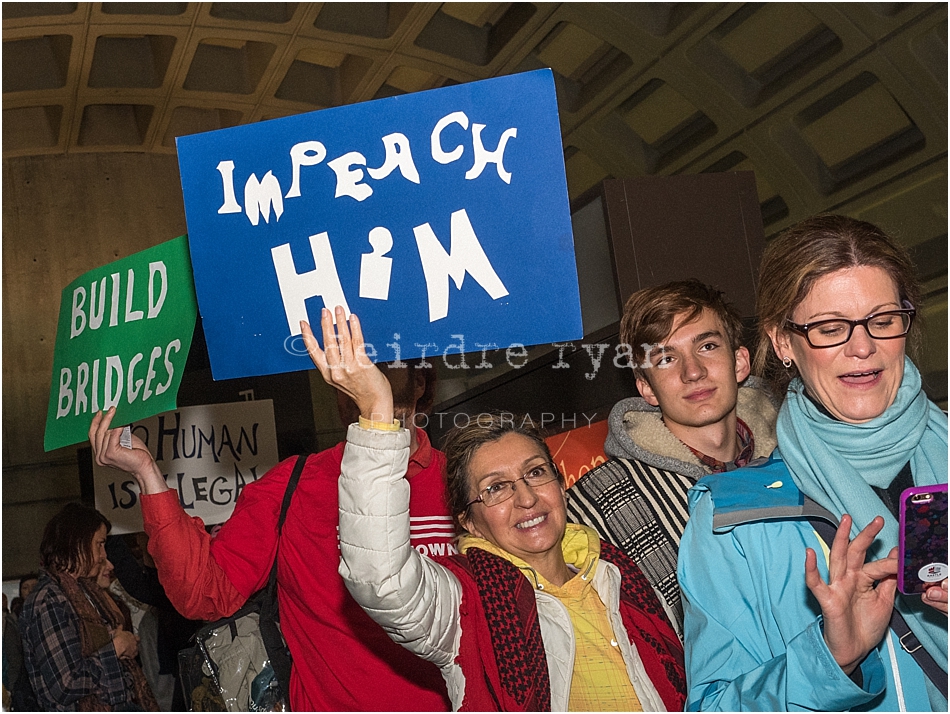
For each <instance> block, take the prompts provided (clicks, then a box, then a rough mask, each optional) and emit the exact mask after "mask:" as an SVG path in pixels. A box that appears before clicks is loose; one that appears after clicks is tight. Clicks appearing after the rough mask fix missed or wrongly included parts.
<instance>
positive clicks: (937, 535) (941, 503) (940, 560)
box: [897, 483, 948, 595]
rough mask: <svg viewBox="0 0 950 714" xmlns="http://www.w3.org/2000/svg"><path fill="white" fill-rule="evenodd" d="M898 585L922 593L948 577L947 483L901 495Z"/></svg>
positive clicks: (907, 591) (915, 489) (903, 590)
mask: <svg viewBox="0 0 950 714" xmlns="http://www.w3.org/2000/svg"><path fill="white" fill-rule="evenodd" d="M898 559H899V562H900V568H899V569H898V571H897V587H898V589H899V590H900V591H901V592H902V593H904V594H906V595H919V594H920V593H922V592H923V591H924V589H925V588H927V587H930V585H933V584H938V583H940V581H941V580H944V579H945V578H946V577H947V571H948V568H947V484H945V483H944V484H938V485H936V486H914V487H913V488H908V489H907V490H906V491H904V492H903V493H902V494H901V505H900V544H899V552H898Z"/></svg>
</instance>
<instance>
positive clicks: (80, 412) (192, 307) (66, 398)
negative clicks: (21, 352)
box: [43, 236, 198, 451]
mask: <svg viewBox="0 0 950 714" xmlns="http://www.w3.org/2000/svg"><path fill="white" fill-rule="evenodd" d="M197 315H198V307H197V302H196V301H195V284H194V279H193V277H192V273H191V260H190V258H189V255H188V239H187V237H186V236H180V237H178V238H175V239H174V240H170V241H168V242H167V243H162V244H161V245H157V246H155V247H154V248H149V249H148V250H143V251H142V252H140V253H136V254H135V255H130V256H129V257H127V258H123V259H122V260H117V261H115V262H114V263H110V264H109V265H104V266H102V267H100V268H96V269H95V270H91V271H89V272H88V273H86V274H85V275H83V276H82V277H80V278H77V279H76V280H74V281H73V282H72V283H70V284H69V285H68V286H67V287H66V288H65V289H64V290H63V298H62V301H61V304H60V308H59V326H58V328H57V330H56V351H55V353H54V356H53V379H52V385H51V388H50V398H49V409H48V411H47V414H46V435H45V437H44V439H43V446H44V448H45V450H46V451H51V450H53V449H58V448H60V447H62V446H69V445H70V444H77V443H79V442H81V441H85V440H86V439H87V438H88V432H89V423H90V422H91V421H92V416H93V415H94V414H95V413H96V412H97V411H99V410H100V409H102V410H106V409H109V408H110V407H112V406H115V407H116V416H115V420H114V421H113V424H115V425H116V426H119V425H123V424H128V423H130V422H133V421H136V420H139V419H145V418H146V417H149V416H152V415H153V414H158V413H160V412H164V411H168V410H169V409H174V408H175V407H176V406H177V404H176V401H177V397H178V386H179V384H180V383H181V375H182V372H183V371H184V368H185V361H186V360H187V359H188V351H189V350H190V349H191V337H192V334H193V333H194V329H195V319H196V318H197Z"/></svg>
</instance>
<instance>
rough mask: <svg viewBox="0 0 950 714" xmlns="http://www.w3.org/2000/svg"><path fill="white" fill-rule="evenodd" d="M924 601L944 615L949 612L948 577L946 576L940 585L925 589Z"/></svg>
mask: <svg viewBox="0 0 950 714" xmlns="http://www.w3.org/2000/svg"><path fill="white" fill-rule="evenodd" d="M923 601H924V602H925V603H927V604H928V605H930V606H931V607H933V608H934V609H935V610H939V611H940V612H942V613H943V614H944V615H946V614H947V579H946V578H944V579H943V582H941V583H940V584H939V585H932V586H931V587H929V588H927V589H926V590H924V596H923Z"/></svg>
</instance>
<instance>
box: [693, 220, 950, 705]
mask: <svg viewBox="0 0 950 714" xmlns="http://www.w3.org/2000/svg"><path fill="white" fill-rule="evenodd" d="M919 305H920V289H919V287H918V285H917V282H916V278H915V269H914V266H913V263H912V262H911V260H910V258H909V257H908V255H907V252H906V251H905V250H904V249H903V248H901V247H900V246H899V245H898V244H896V243H895V242H894V241H893V240H892V239H891V238H890V237H888V236H887V235H886V234H885V233H884V232H883V231H881V230H880V229H879V228H877V227H875V226H873V225H871V224H869V223H865V222H863V221H858V220H855V219H852V218H847V217H844V216H818V217H815V218H810V219H807V220H805V221H802V222H801V223H798V224H796V225H794V226H792V227H791V228H789V229H788V230H786V231H785V232H783V233H782V234H781V235H779V236H778V237H777V238H776V239H775V240H773V241H772V242H771V243H769V245H768V246H767V247H766V249H765V253H764V255H763V257H762V267H761V270H760V279H759V287H758V314H759V346H758V350H757V353H756V361H757V363H758V365H760V366H761V367H763V368H764V369H765V371H766V372H768V373H770V374H771V375H773V378H774V379H776V380H777V381H779V382H780V383H781V384H785V385H787V390H786V391H785V402H784V403H783V405H782V408H781V411H780V413H779V418H778V424H777V434H778V449H777V450H776V452H775V454H774V458H773V459H772V460H770V461H768V462H767V463H765V464H762V465H759V466H755V467H747V468H744V469H740V470H739V471H734V472H730V473H725V474H717V475H713V476H709V477H706V478H704V479H703V480H702V481H700V482H699V483H698V484H697V485H696V486H695V487H694V488H693V490H692V491H691V492H690V509H691V515H690V520H689V523H688V524H687V526H686V531H685V533H684V534H683V541H682V544H681V546H680V562H679V581H680V586H681V587H682V591H683V596H684V603H685V614H686V629H685V635H686V638H685V641H686V660H687V670H688V674H689V684H690V690H689V699H688V702H687V706H688V707H689V708H690V709H704V710H727V711H748V710H757V711H789V710H793V711H802V710H808V711H844V710H860V711H931V710H932V711H943V712H945V711H947V698H946V685H947V674H946V672H947V580H946V579H944V580H943V581H942V582H940V583H934V584H933V585H932V586H931V587H930V588H929V589H927V590H926V592H925V593H924V595H923V597H921V596H920V595H903V594H896V590H897V583H896V573H897V568H898V563H897V557H896V547H895V546H897V542H898V512H897V505H898V503H899V499H900V495H901V492H902V491H903V490H904V489H906V488H907V487H909V486H914V485H918V486H921V485H932V484H945V483H947V416H946V414H944V413H943V412H942V411H941V410H940V409H938V408H937V407H936V405H934V404H933V403H931V402H930V400H929V399H928V398H927V395H926V394H925V393H924V392H923V390H922V389H921V379H920V373H919V372H918V371H917V368H916V367H915V366H914V363H913V362H912V361H911V360H910V359H909V358H908V357H907V356H906V354H905V348H906V345H907V342H908V340H909V339H910V340H911V341H913V340H914V332H913V331H912V328H913V325H914V316H915V314H916V309H917V307H918V306H919ZM828 521H830V523H831V524H837V523H839V521H840V525H838V527H837V532H836V534H835V535H833V536H831V535H829V537H828V538H827V539H825V538H823V537H821V536H819V532H821V530H823V529H824V526H823V523H825V522H828ZM828 529H829V530H830V531H831V533H835V528H834V526H833V525H829V526H828ZM852 538H853V540H852ZM828 541H831V542H830V543H829V542H828ZM829 547H830V550H829ZM895 594H896V597H895ZM895 612H899V613H900V614H901V615H902V618H903V620H904V621H906V624H907V625H908V626H909V630H910V631H909V633H908V634H907V635H904V636H901V637H898V635H897V634H896V633H895V632H894V631H893V630H892V629H890V627H889V623H890V622H891V619H892V616H893V615H894V613H895ZM915 640H916V642H915ZM915 650H916V652H914V651H915ZM911 652H914V654H911ZM918 658H920V659H918ZM928 660H929V661H928ZM934 669H935V671H930V672H929V673H928V670H934ZM941 686H942V687H943V692H942V693H941V691H940V687H941Z"/></svg>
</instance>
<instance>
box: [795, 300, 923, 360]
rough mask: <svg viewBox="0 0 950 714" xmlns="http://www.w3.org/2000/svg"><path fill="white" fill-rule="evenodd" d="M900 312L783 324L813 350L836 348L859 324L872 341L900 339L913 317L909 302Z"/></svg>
mask: <svg viewBox="0 0 950 714" xmlns="http://www.w3.org/2000/svg"><path fill="white" fill-rule="evenodd" d="M904 304H905V305H907V306H908V307H906V308H904V309H903V310H887V311H885V312H876V313H874V314H873V315H868V316H867V317H865V318H863V319H861V320H845V319H843V318H839V319H835V320H818V321H816V322H809V323H807V324H805V325H799V324H797V323H794V322H792V321H791V320H786V321H785V327H787V328H788V329H789V330H792V331H793V332H797V333H798V334H800V335H802V336H803V337H804V338H805V339H806V340H808V344H809V345H810V346H812V347H815V348H817V349H825V348H826V347H837V346H838V345H843V344H844V343H846V342H847V341H848V340H850V339H851V335H852V334H853V333H854V328H855V327H857V326H858V325H861V326H862V327H863V328H864V329H865V330H866V331H867V333H868V335H869V336H871V337H873V338H874V339H875V340H896V339H897V338H898V337H903V336H904V335H906V334H907V333H908V331H909V330H910V326H911V325H912V324H913V322H914V316H915V315H916V314H917V310H915V309H914V308H913V307H912V306H911V305H910V303H908V302H905V303H904Z"/></svg>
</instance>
